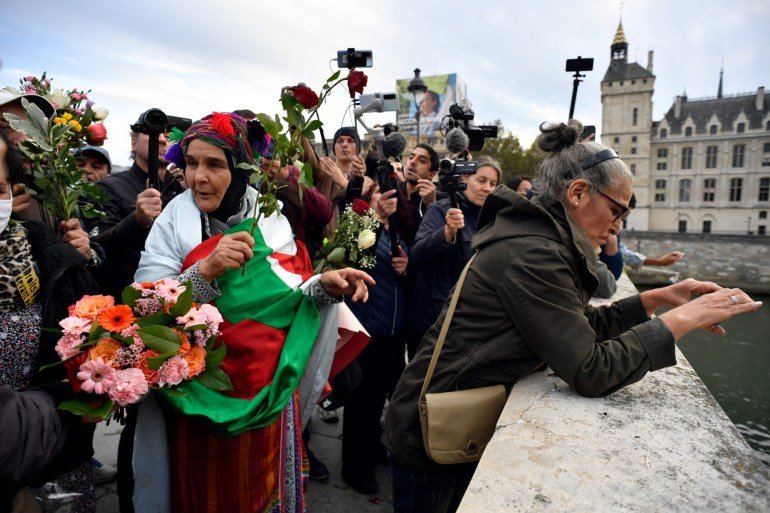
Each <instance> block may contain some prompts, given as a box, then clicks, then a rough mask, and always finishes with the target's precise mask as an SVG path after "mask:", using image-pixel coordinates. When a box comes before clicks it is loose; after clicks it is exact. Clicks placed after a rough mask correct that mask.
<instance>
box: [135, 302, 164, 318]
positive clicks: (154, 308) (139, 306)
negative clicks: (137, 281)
mask: <svg viewBox="0 0 770 513" xmlns="http://www.w3.org/2000/svg"><path fill="white" fill-rule="evenodd" d="M162 308H163V305H161V304H160V301H158V300H157V299H155V298H154V297H146V298H141V299H137V300H136V304H135V305H134V310H135V311H136V312H137V313H138V314H139V315H141V316H142V317H144V316H145V315H150V314H154V313H155V312H159V311H161V309H162Z"/></svg>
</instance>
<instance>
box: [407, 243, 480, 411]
mask: <svg viewBox="0 0 770 513" xmlns="http://www.w3.org/2000/svg"><path fill="white" fill-rule="evenodd" d="M476 255H478V252H476V253H474V254H473V256H472V257H471V259H470V260H468V263H467V264H465V268H464V269H463V272H462V274H460V279H459V280H457V285H455V291H454V294H452V300H451V301H450V302H449V308H448V309H447V312H446V317H444V324H442V326H441V332H440V333H439V335H438V340H436V347H435V348H434V349H433V356H432V357H431V359H430V364H429V365H428V372H426V373H425V380H424V381H423V382H422V390H421V391H420V403H422V402H423V401H424V400H425V393H426V392H427V391H428V385H430V380H431V378H432V377H433V371H434V370H435V369H436V363H437V362H438V357H439V354H441V348H442V347H443V346H444V339H446V335H447V333H448V332H449V325H450V324H451V323H452V317H453V316H454V313H455V307H456V306H457V300H458V299H459V298H460V290H461V289H462V288H463V282H465V276H466V275H467V274H468V269H470V268H471V262H473V259H474V258H476Z"/></svg>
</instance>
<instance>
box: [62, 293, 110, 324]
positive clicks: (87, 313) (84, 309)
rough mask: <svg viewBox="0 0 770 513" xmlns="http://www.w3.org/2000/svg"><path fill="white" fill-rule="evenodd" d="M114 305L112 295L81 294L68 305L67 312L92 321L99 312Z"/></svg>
mask: <svg viewBox="0 0 770 513" xmlns="http://www.w3.org/2000/svg"><path fill="white" fill-rule="evenodd" d="M114 305H115V299H114V298H113V297H112V296H83V297H82V298H81V299H80V301H78V302H77V303H75V304H74V305H72V306H70V307H69V314H70V315H75V316H77V317H83V318H86V319H88V320H90V321H93V320H94V319H95V318H96V316H97V315H99V314H100V313H101V312H103V311H104V310H106V309H107V308H110V307H112V306H114Z"/></svg>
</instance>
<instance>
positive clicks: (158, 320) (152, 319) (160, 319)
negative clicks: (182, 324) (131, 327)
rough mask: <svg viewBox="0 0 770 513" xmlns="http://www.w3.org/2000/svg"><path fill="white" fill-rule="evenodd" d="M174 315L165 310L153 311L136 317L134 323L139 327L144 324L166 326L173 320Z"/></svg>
mask: <svg viewBox="0 0 770 513" xmlns="http://www.w3.org/2000/svg"><path fill="white" fill-rule="evenodd" d="M174 319H175V317H174V316H173V315H171V314H167V313H166V312H155V313H154V314H150V315H147V316H145V317H142V318H141V319H138V320H137V321H136V324H138V325H139V326H140V327H145V326H166V325H168V324H170V323H171V322H172V321H174Z"/></svg>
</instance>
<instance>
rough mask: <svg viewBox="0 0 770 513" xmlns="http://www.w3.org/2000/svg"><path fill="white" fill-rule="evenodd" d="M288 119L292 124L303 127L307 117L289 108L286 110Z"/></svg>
mask: <svg viewBox="0 0 770 513" xmlns="http://www.w3.org/2000/svg"><path fill="white" fill-rule="evenodd" d="M286 116H287V121H288V122H289V124H290V125H292V126H295V127H298V128H302V127H303V126H305V118H303V117H302V114H300V113H299V112H298V111H297V110H294V109H289V110H287V111H286Z"/></svg>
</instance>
